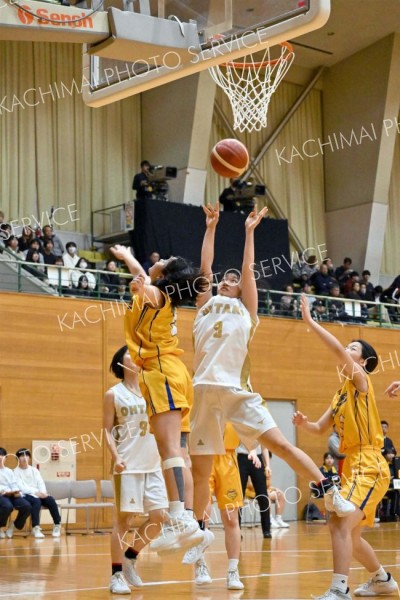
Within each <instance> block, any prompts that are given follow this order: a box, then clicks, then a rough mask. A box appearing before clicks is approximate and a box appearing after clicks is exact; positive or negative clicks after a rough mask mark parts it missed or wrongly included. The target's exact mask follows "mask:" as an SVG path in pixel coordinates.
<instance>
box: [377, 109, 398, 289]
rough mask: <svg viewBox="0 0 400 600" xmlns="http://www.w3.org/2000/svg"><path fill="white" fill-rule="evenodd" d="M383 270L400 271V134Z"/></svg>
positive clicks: (395, 152) (393, 174)
mask: <svg viewBox="0 0 400 600" xmlns="http://www.w3.org/2000/svg"><path fill="white" fill-rule="evenodd" d="M399 119H400V115H399ZM381 272H382V273H385V274H386V275H392V276H393V277H395V276H397V275H398V274H399V273H400V136H399V135H398V136H396V144H395V149H394V157H393V166H392V176H391V180H390V188H389V202H388V214H387V219H386V230H385V240H384V245H383V255H382V265H381Z"/></svg>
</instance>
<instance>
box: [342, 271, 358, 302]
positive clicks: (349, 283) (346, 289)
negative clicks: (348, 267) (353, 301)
mask: <svg viewBox="0 0 400 600" xmlns="http://www.w3.org/2000/svg"><path fill="white" fill-rule="evenodd" d="M353 283H360V275H359V274H358V273H357V271H353V272H352V273H351V274H350V276H349V277H348V279H347V280H346V283H345V284H344V285H343V286H342V285H340V289H341V290H342V292H343V295H344V296H345V297H346V298H348V295H347V294H349V293H350V292H352V291H354V290H353ZM357 293H358V292H357Z"/></svg>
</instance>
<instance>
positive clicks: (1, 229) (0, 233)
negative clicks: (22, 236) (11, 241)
mask: <svg viewBox="0 0 400 600" xmlns="http://www.w3.org/2000/svg"><path fill="white" fill-rule="evenodd" d="M11 235H13V232H12V227H11V225H9V224H8V223H1V224H0V240H4V241H5V240H8V238H9V237H10V236H11Z"/></svg>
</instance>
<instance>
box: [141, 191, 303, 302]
mask: <svg viewBox="0 0 400 600" xmlns="http://www.w3.org/2000/svg"><path fill="white" fill-rule="evenodd" d="M245 219H246V218H245V216H244V215H241V214H240V213H230V212H227V213H224V212H221V216H220V220H219V223H218V226H217V233H216V242H215V260H214V268H213V270H214V273H220V275H219V276H218V281H220V279H221V277H222V275H223V273H224V272H225V271H226V270H227V269H240V268H241V265H242V258H243V246H244V236H245V234H244V222H245ZM204 231H205V216H204V212H203V210H202V208H201V207H198V206H190V205H187V204H181V203H175V202H163V201H160V200H137V201H136V202H135V228H134V230H133V231H132V232H131V236H132V245H133V248H134V251H135V256H136V258H137V259H138V260H139V261H140V262H142V263H143V262H144V261H146V260H147V259H148V256H149V255H150V254H151V253H152V252H154V251H157V252H159V253H160V255H161V258H167V257H169V256H171V255H174V256H184V257H185V258H187V259H189V260H191V261H192V262H193V264H194V265H196V266H199V265H200V252H201V244H202V241H203V235H204ZM255 249H256V253H255V259H256V265H255V270H256V275H255V276H256V278H257V286H258V287H260V288H263V289H275V290H282V289H283V287H284V285H285V284H286V283H289V282H291V264H290V260H291V259H290V252H289V233H288V222H287V220H285V219H270V218H266V219H263V220H262V222H261V223H260V225H259V226H258V227H257V229H256V231H255Z"/></svg>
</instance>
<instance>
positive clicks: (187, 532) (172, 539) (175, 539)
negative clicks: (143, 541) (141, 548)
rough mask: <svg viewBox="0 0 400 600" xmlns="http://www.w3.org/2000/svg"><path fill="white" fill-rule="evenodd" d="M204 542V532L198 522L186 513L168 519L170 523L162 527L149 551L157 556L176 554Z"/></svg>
mask: <svg viewBox="0 0 400 600" xmlns="http://www.w3.org/2000/svg"><path fill="white" fill-rule="evenodd" d="M203 540H204V531H202V530H201V529H200V527H199V524H198V522H197V521H196V520H195V519H193V517H192V516H191V515H190V514H189V513H187V512H186V511H185V512H183V513H182V514H181V515H179V517H174V518H173V519H170V523H169V524H168V525H167V526H166V527H163V529H162V530H161V535H160V536H159V537H158V538H157V539H155V540H153V541H152V542H151V544H150V550H154V551H155V552H158V553H159V554H163V553H164V554H167V553H171V552H177V551H180V550H185V549H186V548H191V547H192V546H197V545H198V544H200V543H201V542H202V541H203Z"/></svg>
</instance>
